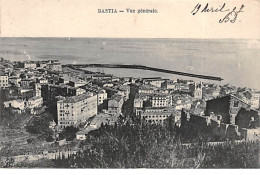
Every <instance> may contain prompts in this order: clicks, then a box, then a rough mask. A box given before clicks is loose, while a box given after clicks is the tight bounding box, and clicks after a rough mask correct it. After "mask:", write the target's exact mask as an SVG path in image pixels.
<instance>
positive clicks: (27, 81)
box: [20, 79, 33, 88]
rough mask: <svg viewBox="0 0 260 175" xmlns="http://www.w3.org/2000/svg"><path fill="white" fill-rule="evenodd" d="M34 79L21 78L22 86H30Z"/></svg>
mask: <svg viewBox="0 0 260 175" xmlns="http://www.w3.org/2000/svg"><path fill="white" fill-rule="evenodd" d="M32 82H33V81H32V80H31V79H22V80H21V82H20V83H21V87H23V88H30V85H31V83H32Z"/></svg>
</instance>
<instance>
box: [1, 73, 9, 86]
mask: <svg viewBox="0 0 260 175" xmlns="http://www.w3.org/2000/svg"><path fill="white" fill-rule="evenodd" d="M8 81H9V80H8V75H0V88H6V87H8V86H9V85H8Z"/></svg>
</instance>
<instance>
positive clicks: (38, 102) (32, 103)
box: [27, 96, 43, 109]
mask: <svg viewBox="0 0 260 175" xmlns="http://www.w3.org/2000/svg"><path fill="white" fill-rule="evenodd" d="M42 104H43V98H42V97H39V96H36V97H32V98H29V99H28V101H27V107H28V108H30V109H33V108H39V107H42Z"/></svg>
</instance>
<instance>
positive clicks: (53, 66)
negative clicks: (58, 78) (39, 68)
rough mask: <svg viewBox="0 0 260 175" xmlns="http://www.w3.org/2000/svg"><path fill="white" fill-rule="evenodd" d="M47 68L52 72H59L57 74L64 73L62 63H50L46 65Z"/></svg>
mask: <svg viewBox="0 0 260 175" xmlns="http://www.w3.org/2000/svg"><path fill="white" fill-rule="evenodd" d="M46 68H47V69H48V70H51V71H57V72H60V71H62V66H61V64H60V63H48V64H47V65H46Z"/></svg>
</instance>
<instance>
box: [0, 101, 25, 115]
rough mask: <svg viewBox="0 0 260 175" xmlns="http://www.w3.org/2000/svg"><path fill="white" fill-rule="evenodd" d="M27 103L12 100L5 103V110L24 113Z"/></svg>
mask: <svg viewBox="0 0 260 175" xmlns="http://www.w3.org/2000/svg"><path fill="white" fill-rule="evenodd" d="M25 104H26V102H25V101H23V100H21V99H17V100H11V101H5V102H4V107H5V108H10V107H12V108H15V109H16V110H18V112H19V113H21V112H23V111H24V110H25V106H26V105H25Z"/></svg>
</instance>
